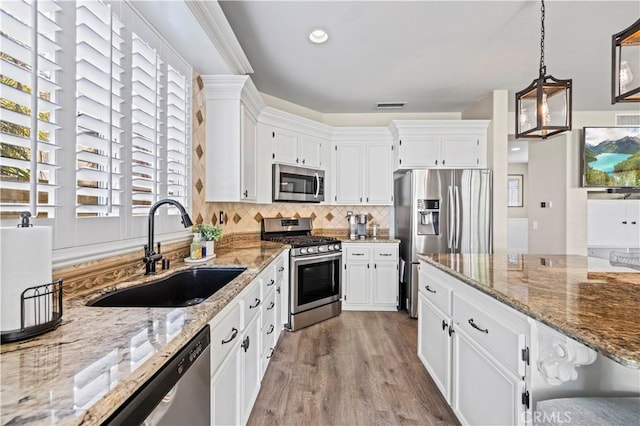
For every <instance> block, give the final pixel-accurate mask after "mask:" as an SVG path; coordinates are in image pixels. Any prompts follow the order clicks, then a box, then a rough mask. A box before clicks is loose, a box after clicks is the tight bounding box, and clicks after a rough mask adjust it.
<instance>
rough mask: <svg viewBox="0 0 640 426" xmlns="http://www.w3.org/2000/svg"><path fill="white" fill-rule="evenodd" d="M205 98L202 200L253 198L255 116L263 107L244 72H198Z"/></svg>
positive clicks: (256, 151) (255, 155)
mask: <svg viewBox="0 0 640 426" xmlns="http://www.w3.org/2000/svg"><path fill="white" fill-rule="evenodd" d="M202 80H203V82H204V86H205V90H204V92H205V98H206V108H205V110H206V123H207V126H206V141H207V143H206V147H204V148H205V160H206V161H205V162H206V176H205V182H201V185H202V187H203V188H204V191H205V200H206V201H218V202H220V201H230V202H233V201H243V202H244V201H246V202H255V201H256V197H257V196H256V193H257V178H256V176H257V174H256V173H257V172H256V168H257V165H258V163H259V162H261V161H262V159H260V158H258V149H257V119H256V117H257V116H258V114H259V112H260V109H261V108H262V107H263V103H262V100H261V98H260V95H259V93H258V91H257V89H256V88H255V86H254V85H253V83H252V82H251V80H250V79H249V77H248V76H240V75H237V76H213V75H209V76H202Z"/></svg>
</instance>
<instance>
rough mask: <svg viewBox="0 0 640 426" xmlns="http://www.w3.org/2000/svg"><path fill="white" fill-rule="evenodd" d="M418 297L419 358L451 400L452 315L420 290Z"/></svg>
mask: <svg viewBox="0 0 640 426" xmlns="http://www.w3.org/2000/svg"><path fill="white" fill-rule="evenodd" d="M418 297H419V299H418V321H420V322H419V328H418V358H420V360H421V361H422V363H423V364H424V366H425V367H426V368H427V371H428V372H429V374H430V375H431V378H432V379H433V381H434V382H435V384H436V386H437V387H438V389H439V390H440V392H441V393H442V395H443V396H444V397H445V399H446V400H447V402H449V403H450V402H451V374H450V372H451V339H450V336H449V334H448V333H449V326H450V325H451V317H449V316H448V315H445V314H444V313H442V312H441V311H440V310H439V309H438V308H436V307H435V305H433V304H432V303H431V302H429V300H427V297H426V296H425V295H424V294H423V293H422V292H420V293H419V296H418Z"/></svg>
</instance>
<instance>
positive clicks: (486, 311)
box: [418, 262, 530, 425]
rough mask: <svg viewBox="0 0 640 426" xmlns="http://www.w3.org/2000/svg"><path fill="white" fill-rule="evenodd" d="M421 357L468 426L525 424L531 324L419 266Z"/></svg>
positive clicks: (434, 272)
mask: <svg viewBox="0 0 640 426" xmlns="http://www.w3.org/2000/svg"><path fill="white" fill-rule="evenodd" d="M419 291H420V293H419V304H418V357H419V358H420V360H421V361H422V363H423V364H424V366H425V368H426V369H427V371H428V372H429V374H430V376H431V377H432V379H433V380H434V382H435V383H436V385H437V386H438V389H439V390H440V392H442V395H443V396H444V397H445V399H446V400H447V402H448V403H449V405H451V407H452V408H453V411H454V413H455V414H456V416H457V417H458V420H460V422H461V423H462V424H463V425H480V424H482V425H524V424H527V419H529V418H530V416H527V415H526V413H525V411H527V410H528V409H529V393H528V391H527V381H530V379H528V375H529V373H528V371H529V367H528V358H527V357H528V355H526V354H528V353H529V348H528V346H527V344H528V343H527V342H528V341H529V339H530V337H529V324H528V321H527V319H526V317H524V315H522V314H520V313H519V312H516V311H514V310H512V309H511V308H509V307H507V306H505V305H502V304H501V303H499V302H497V301H495V300H493V299H491V298H490V297H489V296H487V295H485V294H482V293H481V292H479V291H477V290H475V289H473V288H471V287H469V286H468V285H467V284H465V283H462V282H460V281H458V280H457V279H456V278H453V277H451V276H449V275H447V274H446V273H444V272H442V271H440V270H439V269H437V268H435V267H433V266H431V265H429V264H426V263H424V262H421V263H420V275H419Z"/></svg>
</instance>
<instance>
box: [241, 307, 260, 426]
mask: <svg viewBox="0 0 640 426" xmlns="http://www.w3.org/2000/svg"><path fill="white" fill-rule="evenodd" d="M240 349H241V357H242V406H241V409H242V424H246V423H247V420H249V415H250V414H251V409H252V408H253V404H254V403H255V401H256V398H257V397H258V391H259V390H260V381H261V378H262V375H261V374H260V373H261V371H262V368H261V363H260V361H261V360H260V349H261V345H260V316H259V315H256V316H254V317H253V319H252V320H251V321H250V322H249V324H248V325H247V328H246V330H245V332H244V339H243V341H242V343H241V345H240Z"/></svg>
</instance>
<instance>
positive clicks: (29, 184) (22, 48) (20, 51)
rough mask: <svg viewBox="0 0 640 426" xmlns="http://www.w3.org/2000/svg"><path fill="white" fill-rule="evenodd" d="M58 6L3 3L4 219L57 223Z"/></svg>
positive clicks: (0, 179) (0, 186) (0, 177)
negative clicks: (32, 218) (29, 217)
mask: <svg viewBox="0 0 640 426" xmlns="http://www.w3.org/2000/svg"><path fill="white" fill-rule="evenodd" d="M59 10H60V6H59V5H58V4H57V2H55V1H51V0H41V1H38V2H25V1H3V2H2V3H1V14H2V18H1V22H2V28H1V35H0V45H1V48H0V49H1V50H0V56H1V61H0V80H1V84H0V98H1V107H2V111H1V112H2V114H1V120H0V121H1V129H0V151H1V156H0V218H2V219H7V218H17V217H19V215H20V212H21V211H25V210H29V211H30V212H31V214H32V215H33V216H36V215H37V216H38V217H41V218H42V217H48V218H52V217H54V213H55V207H56V206H55V201H56V199H55V195H56V194H55V190H56V188H57V186H56V173H55V171H56V169H57V168H58V166H57V158H56V151H57V150H58V149H59V148H60V146H59V143H58V140H57V139H56V130H57V129H58V128H59V126H58V125H57V124H56V123H57V118H58V117H57V115H58V114H57V110H58V109H59V108H60V107H59V101H60V100H59V96H60V93H59V89H60V87H59V86H58V84H57V71H58V70H60V66H59V65H58V63H57V52H58V51H59V50H60V46H59V44H58V33H59V32H60V31H61V28H60V27H59V25H58V20H57V19H58V13H57V12H58V11H59Z"/></svg>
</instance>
